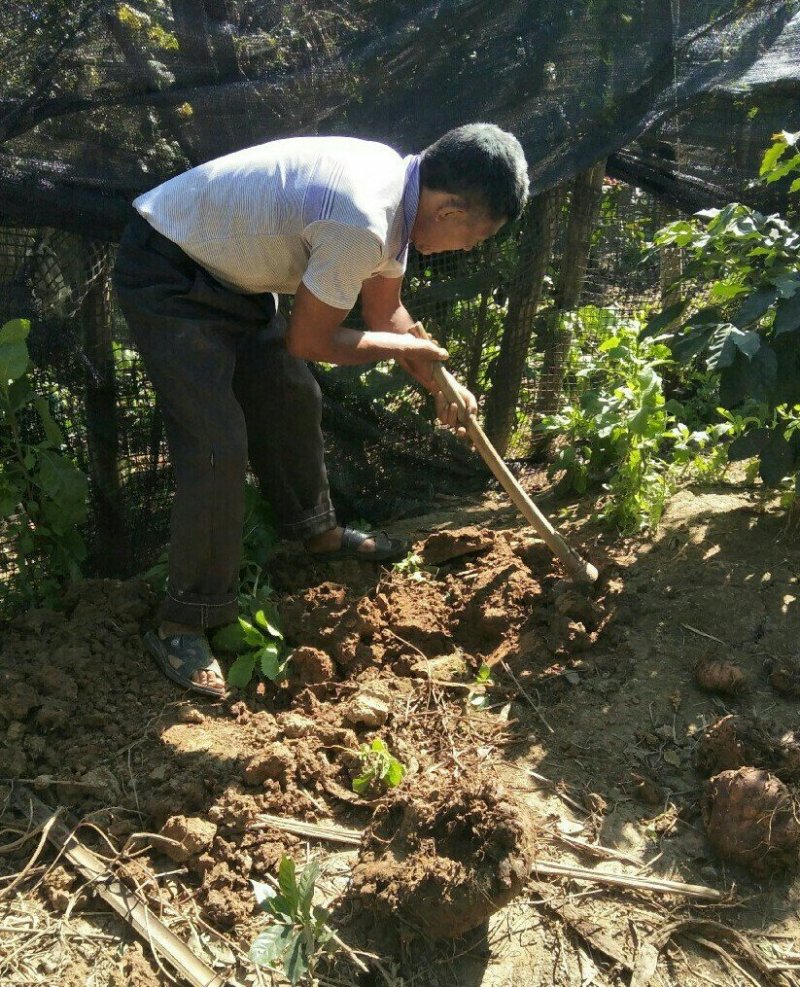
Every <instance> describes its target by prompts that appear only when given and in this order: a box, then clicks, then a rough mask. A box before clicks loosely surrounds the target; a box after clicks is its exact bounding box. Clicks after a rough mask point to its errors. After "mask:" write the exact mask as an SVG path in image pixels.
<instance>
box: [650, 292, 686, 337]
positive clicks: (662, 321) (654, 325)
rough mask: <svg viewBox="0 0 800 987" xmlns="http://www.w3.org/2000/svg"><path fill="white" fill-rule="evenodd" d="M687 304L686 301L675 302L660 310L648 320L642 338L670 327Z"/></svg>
mask: <svg viewBox="0 0 800 987" xmlns="http://www.w3.org/2000/svg"><path fill="white" fill-rule="evenodd" d="M688 304H689V302H688V299H685V300H684V301H681V302H675V303H674V304H673V305H668V306H667V307H666V308H664V309H662V310H661V311H660V312H659V313H658V314H657V315H654V316H653V317H652V318H651V319H649V320H648V322H647V325H646V326H645V328H644V330H643V332H642V337H643V338H646V337H649V336H655V335H657V334H658V333H660V332H661V331H662V329H667V328H668V327H669V326H671V325H672V323H673V322H675V320H676V319H677V318H679V316H680V315H682V314H683V311H684V309H685V308H686V306H687V305H688Z"/></svg>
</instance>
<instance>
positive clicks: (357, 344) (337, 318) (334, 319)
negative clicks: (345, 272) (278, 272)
mask: <svg viewBox="0 0 800 987" xmlns="http://www.w3.org/2000/svg"><path fill="white" fill-rule="evenodd" d="M347 314H348V310H347V309H341V308H334V307H333V306H331V305H327V304H326V303H325V302H322V301H320V300H319V298H317V297H316V295H314V294H313V293H312V292H311V291H309V290H308V288H306V286H305V285H304V284H301V285H300V286H299V287H298V289H297V293H296V294H295V296H294V306H293V307H292V317H291V319H290V320H289V330H288V332H287V334H286V348H287V350H288V351H289V353H291V355H292V356H296V357H299V358H300V359H302V360H314V361H316V362H320V363H335V364H338V365H340V366H352V365H354V364H362V363H376V362H378V361H379V360H399V361H402V360H403V359H404V358H407V357H409V356H413V357H414V358H415V359H416V361H417V362H418V364H419V365H420V366H423V365H424V364H425V363H427V364H428V365H430V362H431V361H432V360H446V359H447V350H445V349H442V347H441V346H437V345H436V344H435V343H432V342H429V341H427V340H424V339H416V338H415V337H414V336H412V335H411V334H410V333H408V332H403V331H400V332H397V331H392V330H391V329H385V330H378V331H374V332H373V331H369V332H360V331H359V330H357V329H349V328H348V327H347V326H343V325H342V322H343V320H344V319H345V317H346V316H347ZM406 314H407V313H406ZM409 318H410V317H409ZM428 376H429V377H430V372H428Z"/></svg>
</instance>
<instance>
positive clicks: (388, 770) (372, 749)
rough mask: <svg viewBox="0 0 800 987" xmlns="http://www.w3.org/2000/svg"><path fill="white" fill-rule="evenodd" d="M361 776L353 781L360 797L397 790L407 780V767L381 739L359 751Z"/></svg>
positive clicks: (354, 788)
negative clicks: (390, 789)
mask: <svg viewBox="0 0 800 987" xmlns="http://www.w3.org/2000/svg"><path fill="white" fill-rule="evenodd" d="M358 759H359V760H360V761H361V774H360V775H359V776H358V777H357V778H354V779H353V791H354V792H357V793H358V794H359V795H368V794H370V793H373V792H379V791H386V790H387V789H389V788H397V786H398V785H399V784H400V782H401V781H402V780H403V778H405V775H406V767H405V765H404V764H403V763H402V762H400V761H398V760H397V758H396V757H394V756H393V755H392V754H391V753H390V751H389V748H388V747H387V746H386V744H384V742H383V741H382V740H381V739H380V738H377V737H376V738H375V740H373V741H372V743H371V744H362V745H361V746H360V747H359V749H358Z"/></svg>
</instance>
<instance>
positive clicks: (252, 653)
mask: <svg viewBox="0 0 800 987" xmlns="http://www.w3.org/2000/svg"><path fill="white" fill-rule="evenodd" d="M211 643H212V645H213V647H215V648H221V649H222V650H223V651H230V652H232V653H234V654H236V655H237V658H236V661H234V663H233V664H232V665H231V667H230V668H229V669H228V682H229V683H230V684H231V685H232V686H235V687H236V688H237V689H243V688H244V687H245V686H246V685H247V684H248V683H249V682H250V680H251V679H252V677H253V673H254V672H255V671H256V669H258V670H259V671H260V672H261V674H262V675H263V676H264V678H265V679H270V680H271V681H272V682H279V681H280V680H281V679H283V678H285V677H286V666H287V664H288V658H287V657H285V649H284V644H283V632H282V631H281V629H280V627H279V624H278V615H277V612H276V610H275V607H274V605H273V604H271V603H269V602H263V603H262V605H261V607H260V609H258V610H256V611H255V613H254V614H253V617H252V620H245V618H244V617H239V619H238V621H237V622H236V623H235V624H228V626H227V627H223V628H222V629H221V630H219V631H217V633H216V634H215V635H214V637H213V638H212V642H211Z"/></svg>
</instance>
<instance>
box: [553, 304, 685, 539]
mask: <svg viewBox="0 0 800 987" xmlns="http://www.w3.org/2000/svg"><path fill="white" fill-rule="evenodd" d="M595 325H596V326H597V328H598V330H599V331H604V332H607V333H610V335H608V337H607V338H605V339H603V340H602V342H600V344H599V346H597V347H596V348H595V355H594V356H593V358H592V359H583V360H579V361H575V363H574V369H573V379H574V386H575V391H576V400H574V401H573V402H572V403H571V404H568V405H567V406H566V407H565V408H564V409H563V410H562V411H561V412H560V413H558V414H555V415H548V416H546V417H544V418H543V419H542V421H541V423H540V424H539V426H538V430H539V431H541V432H543V433H545V434H553V435H554V436H559V437H561V444H560V447H559V449H558V451H557V453H556V456H555V457H554V459H553V461H552V463H551V466H550V473H551V475H555V474H556V473H558V472H562V476H561V478H560V480H559V486H560V488H561V489H562V490H564V491H569V490H573V491H575V492H577V493H584V492H585V491H587V490H588V489H589V488H590V487H591V486H596V485H600V484H602V485H604V489H605V490H606V492H607V494H608V496H607V497H606V499H605V501H604V503H603V505H602V507H601V510H600V515H601V516H602V517H604V518H606V519H607V520H609V521H611V522H613V523H614V524H616V525H617V526H618V527H619V528H620V529H621V530H623V531H625V532H632V531H636V530H639V529H641V528H643V527H648V526H653V525H655V524H656V523H657V522H658V519H659V518H660V516H661V513H662V511H663V507H664V502H665V499H666V496H667V494H668V492H669V482H668V465H667V463H666V462H665V460H664V459H663V458H662V457H661V455H660V452H661V446H662V443H663V442H664V439H665V436H666V433H667V431H668V428H669V426H670V424H671V418H670V416H669V415H668V414H667V412H666V410H665V398H664V393H663V383H662V378H661V375H660V374H659V372H658V368H659V367H660V366H661V365H663V364H665V363H667V362H669V361H670V352H669V349H668V348H667V347H666V346H664V345H662V344H660V343H658V342H654V341H653V340H648V339H643V338H642V337H641V335H640V334H641V329H642V325H643V324H642V321H641V320H640V319H631V318H627V319H624V318H622V317H620V316H619V315H618V313H616V312H613V310H611V311H610V313H609V310H606V318H604V319H596V320H595Z"/></svg>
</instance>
